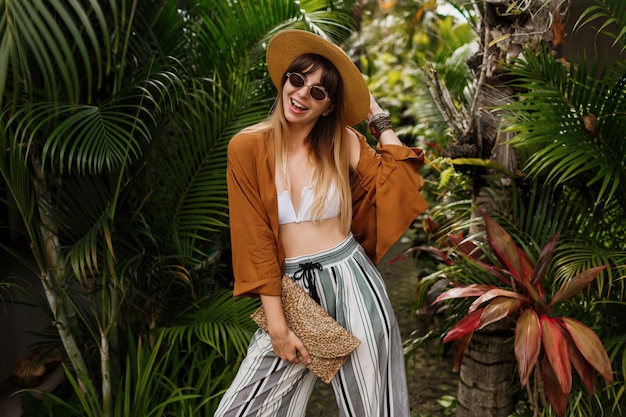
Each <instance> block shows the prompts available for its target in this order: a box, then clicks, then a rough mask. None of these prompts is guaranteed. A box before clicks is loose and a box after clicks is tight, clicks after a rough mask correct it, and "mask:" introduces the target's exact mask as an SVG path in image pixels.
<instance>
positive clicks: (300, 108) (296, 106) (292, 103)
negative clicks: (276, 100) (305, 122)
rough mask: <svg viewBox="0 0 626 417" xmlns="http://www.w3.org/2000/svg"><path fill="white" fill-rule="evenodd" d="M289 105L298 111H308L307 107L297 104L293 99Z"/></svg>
mask: <svg viewBox="0 0 626 417" xmlns="http://www.w3.org/2000/svg"><path fill="white" fill-rule="evenodd" d="M291 105H292V106H294V107H295V108H297V109H299V110H308V109H309V108H308V107H306V106H304V105H302V104H300V103H298V102H297V101H295V100H294V99H291Z"/></svg>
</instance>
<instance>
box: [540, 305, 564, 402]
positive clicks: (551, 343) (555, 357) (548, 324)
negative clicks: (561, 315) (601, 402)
mask: <svg viewBox="0 0 626 417" xmlns="http://www.w3.org/2000/svg"><path fill="white" fill-rule="evenodd" d="M539 321H540V323H541V340H542V342H543V349H544V351H545V353H546V356H547V357H548V360H549V361H550V366H551V367H552V370H553V371H554V375H555V377H556V379H557V381H558V382H559V385H560V386H561V391H563V392H564V393H566V394H569V392H570V390H571V389H572V365H571V364H570V359H569V353H568V352H567V341H566V340H565V336H564V334H563V330H562V327H561V325H560V324H559V323H558V321H557V320H555V319H553V318H550V317H548V316H541V317H540V319H539Z"/></svg>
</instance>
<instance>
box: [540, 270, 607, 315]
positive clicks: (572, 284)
mask: <svg viewBox="0 0 626 417" xmlns="http://www.w3.org/2000/svg"><path fill="white" fill-rule="evenodd" d="M605 268H606V265H602V266H597V267H595V268H589V269H587V270H585V271H583V272H581V273H580V274H578V275H576V276H575V277H574V278H572V279H571V280H570V281H569V282H566V283H564V284H563V285H562V286H561V288H559V290H558V291H557V292H556V294H554V297H552V301H551V302H550V305H554V304H556V303H558V302H560V301H563V300H566V299H568V298H570V297H573V296H574V295H576V294H578V293H579V292H581V291H582V290H583V289H584V288H585V287H587V285H589V284H590V283H591V281H593V280H594V279H596V277H597V276H598V274H600V272H602V271H603V270H604V269H605Z"/></svg>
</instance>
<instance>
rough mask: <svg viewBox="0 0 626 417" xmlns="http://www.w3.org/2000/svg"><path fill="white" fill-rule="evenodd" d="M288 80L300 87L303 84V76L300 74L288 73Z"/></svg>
mask: <svg viewBox="0 0 626 417" xmlns="http://www.w3.org/2000/svg"><path fill="white" fill-rule="evenodd" d="M289 82H290V83H291V85H293V86H294V87H302V86H303V85H304V78H302V76H301V75H300V74H293V73H292V74H289Z"/></svg>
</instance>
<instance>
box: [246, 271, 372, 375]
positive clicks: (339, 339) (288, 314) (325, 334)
mask: <svg viewBox="0 0 626 417" xmlns="http://www.w3.org/2000/svg"><path fill="white" fill-rule="evenodd" d="M282 301H283V310H284V312H285V319H286V320H287V326H289V328H290V329H291V331H292V332H294V333H295V334H296V336H298V337H299V338H300V340H301V341H302V343H303V344H304V347H305V348H306V349H307V350H308V351H309V354H310V355H311V363H310V364H308V365H306V366H307V368H309V369H310V370H311V372H313V373H314V374H315V375H317V376H318V377H319V378H320V379H321V380H322V381H324V382H325V383H327V384H328V383H330V380H331V379H333V377H334V376H335V374H336V373H337V371H339V368H341V365H343V363H344V362H345V361H346V359H348V355H350V353H352V351H353V350H354V349H356V347H357V346H358V345H359V344H360V343H361V341H360V340H359V339H357V338H356V337H354V335H352V333H350V332H349V331H348V330H346V329H345V328H344V327H342V326H341V325H340V324H339V323H337V321H335V319H333V318H332V317H330V316H329V315H328V313H327V312H326V310H324V309H323V308H322V307H321V306H320V305H319V304H317V303H316V302H315V301H313V299H312V298H311V297H310V296H309V295H308V294H307V293H306V292H305V291H304V290H303V289H302V288H300V287H299V286H298V284H296V283H295V282H294V281H293V280H292V279H291V278H289V277H287V276H284V277H283V280H282ZM251 317H252V320H254V321H255V322H256V324H258V325H259V327H260V328H261V329H263V330H265V331H267V319H266V317H265V312H264V311H263V307H259V308H258V309H257V310H256V311H255V312H254V313H252V316H251Z"/></svg>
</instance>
